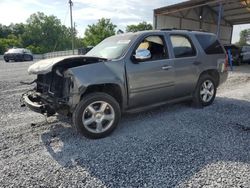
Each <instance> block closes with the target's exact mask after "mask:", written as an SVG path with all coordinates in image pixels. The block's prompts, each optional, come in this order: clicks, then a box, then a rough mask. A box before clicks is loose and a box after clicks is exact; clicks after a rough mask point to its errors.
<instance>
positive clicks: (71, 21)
mask: <svg viewBox="0 0 250 188" xmlns="http://www.w3.org/2000/svg"><path fill="white" fill-rule="evenodd" d="M72 6H73V2H72V1H71V0H69V8H70V24H71V38H72V51H73V55H74V28H73V18H72Z"/></svg>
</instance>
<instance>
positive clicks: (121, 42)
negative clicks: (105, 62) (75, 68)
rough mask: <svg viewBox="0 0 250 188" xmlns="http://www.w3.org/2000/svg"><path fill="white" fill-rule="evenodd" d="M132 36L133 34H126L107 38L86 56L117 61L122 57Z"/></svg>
mask: <svg viewBox="0 0 250 188" xmlns="http://www.w3.org/2000/svg"><path fill="white" fill-rule="evenodd" d="M134 36H135V35H133V34H126V35H116V36H112V37H109V38H107V39H105V40H103V41H102V42H101V43H99V44H98V45H97V46H95V47H94V48H93V49H92V50H90V51H89V52H88V53H87V54H86V55H87V56H94V57H101V58H105V59H117V58H119V57H121V56H122V55H123V53H124V52H125V50H126V49H127V48H128V46H129V44H130V41H131V40H132V39H133V37H134Z"/></svg>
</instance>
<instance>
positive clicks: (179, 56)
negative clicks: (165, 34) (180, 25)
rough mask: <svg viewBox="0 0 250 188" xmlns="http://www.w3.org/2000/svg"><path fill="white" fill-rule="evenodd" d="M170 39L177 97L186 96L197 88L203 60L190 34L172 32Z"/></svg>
mask: <svg viewBox="0 0 250 188" xmlns="http://www.w3.org/2000/svg"><path fill="white" fill-rule="evenodd" d="M169 40H170V42H169V43H170V44H171V52H172V56H173V64H174V70H175V79H174V80H175V89H174V91H175V97H184V96H187V95H190V94H191V93H192V92H193V91H194V89H195V86H196V82H197V79H198V72H199V66H201V60H199V57H198V51H197V49H196V48H195V46H194V44H193V42H192V40H191V38H190V36H188V35H185V34H170V35H169Z"/></svg>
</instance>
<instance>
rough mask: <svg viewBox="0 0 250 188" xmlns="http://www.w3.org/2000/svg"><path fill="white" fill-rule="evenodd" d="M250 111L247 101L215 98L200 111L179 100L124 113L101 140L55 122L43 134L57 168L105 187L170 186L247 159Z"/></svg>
mask: <svg viewBox="0 0 250 188" xmlns="http://www.w3.org/2000/svg"><path fill="white" fill-rule="evenodd" d="M249 109H250V102H248V101H242V100H235V99H230V98H219V97H218V98H217V99H216V101H215V103H214V104H213V105H211V106H209V107H206V108H203V109H194V108H191V107H189V106H187V105H185V104H177V105H173V106H165V107H161V108H159V109H155V110H152V111H150V112H144V113H140V114H133V115H126V116H125V117H124V118H123V119H122V121H121V123H120V125H119V126H118V128H117V129H116V130H115V132H114V133H113V134H112V135H111V136H109V137H107V138H104V139H99V140H89V139H86V138H84V137H82V136H80V135H78V134H76V133H75V131H74V130H73V129H72V128H71V127H69V126H65V125H64V124H63V123H59V122H57V123H55V124H53V125H52V126H51V130H50V131H49V132H47V133H44V134H43V135H42V136H41V138H42V141H43V142H44V145H45V146H46V148H47V150H48V152H49V153H50V154H51V156H52V157H53V158H54V159H55V160H56V161H57V162H58V163H59V164H60V165H61V166H63V167H64V168H68V169H72V170H73V169H74V168H76V167H80V168H83V169H85V170H86V171H87V172H88V173H89V174H90V176H91V177H95V178H96V179H98V181H101V182H102V184H103V185H105V186H108V187H109V186H110V187H129V186H132V187H142V186H145V187H174V186H177V185H180V184H181V183H183V182H185V181H188V180H189V179H190V178H192V176H194V175H195V174H197V173H198V172H200V171H201V170H202V169H203V168H205V166H206V165H208V164H213V163H217V162H221V161H222V162H228V161H229V162H231V161H232V162H242V163H250V147H249V145H250V131H249V127H250V116H249ZM82 181H86V177H84V176H83V177H82Z"/></svg>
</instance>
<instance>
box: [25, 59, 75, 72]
mask: <svg viewBox="0 0 250 188" xmlns="http://www.w3.org/2000/svg"><path fill="white" fill-rule="evenodd" d="M72 57H75V56H62V57H55V58H50V59H43V60H40V61H38V62H36V63H34V64H33V65H31V66H30V67H29V68H28V73H29V74H46V73H48V72H51V70H52V68H53V66H54V65H56V64H57V63H59V62H61V61H63V60H65V59H67V58H72Z"/></svg>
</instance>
